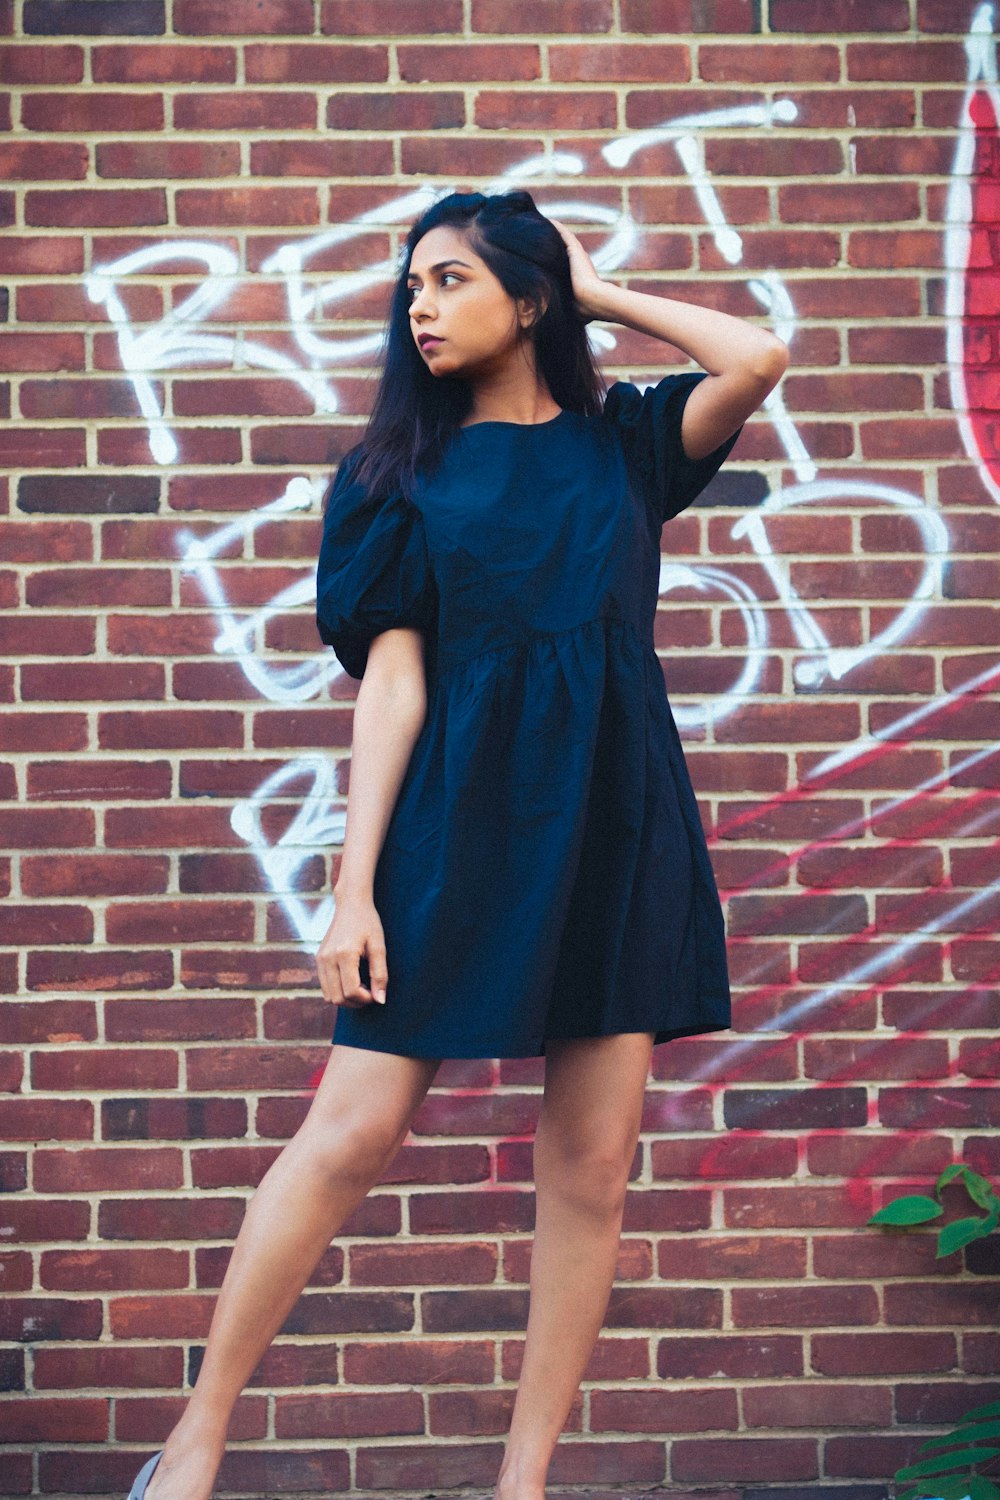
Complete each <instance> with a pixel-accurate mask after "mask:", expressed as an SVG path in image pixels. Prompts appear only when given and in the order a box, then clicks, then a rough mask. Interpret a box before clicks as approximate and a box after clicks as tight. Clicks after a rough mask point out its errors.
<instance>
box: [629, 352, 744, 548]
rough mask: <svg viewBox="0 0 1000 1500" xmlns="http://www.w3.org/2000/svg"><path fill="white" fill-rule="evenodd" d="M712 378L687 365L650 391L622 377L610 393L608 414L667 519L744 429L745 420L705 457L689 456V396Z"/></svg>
mask: <svg viewBox="0 0 1000 1500" xmlns="http://www.w3.org/2000/svg"><path fill="white" fill-rule="evenodd" d="M707 379H708V375H707V373H706V372H705V371H703V370H691V371H684V372H683V373H682V374H672V375H665V376H664V377H663V379H662V380H660V381H659V382H658V383H657V384H656V385H653V386H650V387H649V389H648V390H645V391H640V390H639V389H638V387H637V386H634V385H632V384H631V383H630V382H629V381H626V380H616V381H615V383H614V385H613V386H611V388H610V390H609V391H608V393H607V396H606V397H605V401H604V417H605V420H607V421H608V422H610V423H611V424H612V425H613V426H614V427H615V428H616V429H617V430H618V432H619V434H620V436H621V441H622V447H623V449H624V451H625V459H626V462H627V464H628V466H629V468H630V470H632V471H633V472H635V473H637V474H638V475H639V477H640V478H641V480H643V481H644V483H645V487H646V490H647V493H648V494H649V496H650V498H651V503H652V505H653V507H654V512H655V514H656V516H657V518H658V519H659V521H660V522H661V524H662V522H664V521H668V520H669V519H670V518H671V516H676V515H678V514H679V512H680V511H682V510H685V509H686V508H687V506H689V505H690V504H691V502H692V500H694V499H695V497H696V496H697V495H699V494H700V493H701V491H702V490H703V489H704V488H705V486H706V484H708V481H709V480H710V479H711V478H712V476H713V475H714V474H716V473H717V472H718V470H719V469H720V468H721V467H722V464H723V462H724V461H725V459H726V458H727V457H728V456H729V454H730V452H731V451H732V449H733V447H734V445H735V443H736V439H737V438H738V437H739V435H740V433H741V432H742V431H743V425H744V424H743V423H742V422H741V423H740V425H739V427H737V429H736V431H735V432H731V433H730V434H729V436H728V437H727V438H724V439H723V441H722V442H721V443H720V444H719V446H718V447H717V448H715V449H713V451H712V452H711V453H706V454H705V456H704V458H688V456H687V454H686V453H685V452H684V447H683V445H682V443H681V418H682V416H683V415H684V406H685V403H686V402H687V398H688V396H689V395H690V394H691V392H692V391H693V390H694V388H695V386H696V385H698V384H699V382H700V381H702V380H707Z"/></svg>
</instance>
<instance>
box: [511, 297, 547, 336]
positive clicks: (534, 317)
mask: <svg viewBox="0 0 1000 1500" xmlns="http://www.w3.org/2000/svg"><path fill="white" fill-rule="evenodd" d="M548 305H549V299H548V298H547V297H546V296H544V295H543V296H542V298H541V305H539V304H538V303H536V302H534V301H533V300H532V299H531V298H530V297H519V298H518V301H517V318H518V322H519V323H520V325H521V327H522V328H534V326H535V324H536V323H540V322H541V320H542V318H544V316H545V312H546V309H547V308H548Z"/></svg>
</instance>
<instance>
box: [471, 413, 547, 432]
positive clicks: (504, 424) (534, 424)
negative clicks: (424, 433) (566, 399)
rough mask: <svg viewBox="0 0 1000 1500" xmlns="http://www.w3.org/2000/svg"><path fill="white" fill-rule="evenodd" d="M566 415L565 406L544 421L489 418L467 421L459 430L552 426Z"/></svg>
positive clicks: (532, 428)
mask: <svg viewBox="0 0 1000 1500" xmlns="http://www.w3.org/2000/svg"><path fill="white" fill-rule="evenodd" d="M566 415H567V410H566V408H565V407H563V409H562V411H557V412H556V414H555V416H554V417H546V419H545V421H544V422H502V421H497V420H495V419H493V418H487V420H486V421H484V422H466V423H465V425H464V426H462V427H459V428H458V431H459V432H471V431H472V430H473V428H475V427H518V428H525V429H530V430H534V429H535V428H536V427H551V426H552V424H553V423H554V422H558V421H559V419H560V417H565V416H566Z"/></svg>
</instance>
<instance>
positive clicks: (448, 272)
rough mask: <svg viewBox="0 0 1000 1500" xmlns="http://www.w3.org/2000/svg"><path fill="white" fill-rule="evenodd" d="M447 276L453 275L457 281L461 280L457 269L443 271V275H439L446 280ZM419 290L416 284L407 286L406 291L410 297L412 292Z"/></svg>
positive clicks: (442, 279)
mask: <svg viewBox="0 0 1000 1500" xmlns="http://www.w3.org/2000/svg"><path fill="white" fill-rule="evenodd" d="M449 276H454V278H455V280H456V281H459V282H460V281H461V280H462V278H461V276H459V274H458V272H457V271H445V273H444V275H443V276H442V277H441V281H442V282H445V281H447V280H448V277H449ZM419 290H420V288H419V287H418V286H411V287H407V291H408V292H409V294H410V297H411V298H412V297H413V293H414V292H419Z"/></svg>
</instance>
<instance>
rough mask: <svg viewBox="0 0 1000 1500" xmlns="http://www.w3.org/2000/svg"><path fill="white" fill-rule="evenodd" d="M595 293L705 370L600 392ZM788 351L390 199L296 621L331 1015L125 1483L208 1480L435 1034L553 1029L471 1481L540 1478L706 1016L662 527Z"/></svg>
mask: <svg viewBox="0 0 1000 1500" xmlns="http://www.w3.org/2000/svg"><path fill="white" fill-rule="evenodd" d="M593 320H600V321H603V322H614V323H619V324H622V325H624V326H625V327H628V328H632V329H635V330H637V331H639V332H641V333H644V334H647V335H651V336H652V337H654V338H660V339H663V340H664V341H665V342H668V343H671V344H673V345H675V346H676V347H678V348H679V349H681V350H683V351H684V352H685V353H686V354H688V355H690V356H691V357H692V358H693V359H695V360H696V361H698V363H699V364H700V365H702V366H703V367H704V369H703V370H699V371H691V372H683V373H675V374H668V375H666V376H664V377H663V378H662V379H661V380H660V381H659V382H657V383H656V384H655V385H654V386H653V387H651V388H649V389H647V390H645V391H644V392H640V391H639V390H638V388H637V387H636V386H635V385H632V384H630V383H628V382H624V381H618V382H616V383H615V384H614V385H613V386H612V387H611V389H610V390H608V391H607V392H605V390H604V386H603V382H602V381H601V378H600V375H599V373H598V371H597V369H596V367H595V365H594V362H593V359H592V355H591V351H590V347H589V342H588V339H587V334H586V325H587V323H588V322H590V321H593ZM787 362H788V350H787V347H786V346H785V344H784V343H782V342H781V340H779V339H777V338H776V337H774V336H773V335H772V334H770V333H769V332H767V331H766V330H764V329H760V328H757V327H755V326H753V325H752V324H749V323H746V322H743V321H742V320H740V319H737V318H734V317H730V316H728V315H727V314H724V313H719V312H714V311H710V310H708V309H705V308H701V307H696V306H692V305H689V304H687V303H682V302H679V301H675V300H673V299H669V298H663V297H657V296H652V295H649V294H646V293H643V292H635V291H627V290H625V289H623V288H621V287H619V286H617V285H615V284H613V283H610V282H606V281H604V280H602V278H601V277H600V276H599V275H598V273H597V271H596V269H595V267H594V265H593V262H592V261H591V259H590V257H589V256H588V255H587V253H586V251H585V250H584V248H583V246H582V245H581V243H580V241H579V240H578V239H577V238H576V236H575V235H573V234H572V233H571V232H570V231H569V230H567V229H566V228H565V227H564V226H563V225H561V224H560V223H559V222H558V221H553V220H549V219H546V218H545V217H544V216H543V215H542V214H541V213H540V212H539V211H538V209H537V208H536V206H535V204H534V201H533V200H532V198H531V196H530V194H528V193H527V192H523V191H515V192H510V193H505V194H499V195H494V196H489V197H488V196H484V195H483V194H480V193H468V194H462V193H454V194H451V195H449V196H448V197H446V198H443V199H442V200H440V201H439V202H437V203H436V204H434V205H432V206H431V208H430V209H428V210H427V212H426V213H425V214H424V215H422V217H421V218H420V219H419V220H418V221H417V222H416V223H415V224H414V225H413V227H412V228H411V230H410V232H409V234H408V236H407V241H406V247H405V256H404V257H403V264H402V265H401V268H400V271H399V275H398V277H397V279H396V283H395V287H394V291H393V297H392V303H391V308H390V315H389V319H388V323H387V329H386V342H385V355H384V360H383V368H382V375H381V379H380V381H379V384H378V388H377V393H376V398H375V402H374V406H373V411H372V415H371V418H370V420H369V423H368V427H367V429H366V434H365V438H364V440H363V441H362V442H361V443H359V444H358V445H356V446H355V447H354V448H353V449H351V450H350V452H349V453H347V454H346V455H345V456H344V458H343V459H342V461H341V463H340V466H339V468H338V470H337V473H336V476H335V478H334V480H333V483H332V485H331V487H330V489H329V490H328V493H327V496H326V502H325V506H324V530H323V541H322V547H321V551H320V556H319V563H318V569H317V625H318V629H319V633H320V636H321V638H322V639H323V640H324V641H325V642H326V643H328V644H330V645H332V646H333V647H334V648H335V650H336V653H337V656H338V658H339V660H340V662H341V664H342V666H343V667H344V668H345V669H346V670H347V672H348V673H349V674H350V675H351V676H354V677H358V678H361V679H362V681H361V685H360V687H359V689H358V693H357V706H356V709H355V714H354V732H353V741H352V753H351V776H350V790H349V796H348V815H347V831H346V835H345V841H344V849H343V854H342V857H341V860H340V866H339V872H338V874H337V879H336V884H335V887H334V891H335V896H336V911H335V914H334V917H333V921H332V923H331V926H330V928H329V931H328V932H327V934H326V936H325V937H324V939H323V942H322V944H321V945H320V948H319V952H318V955H317V968H318V972H319V978H320V982H321V985H322V989H323V993H324V995H325V997H326V998H327V999H328V1000H329V1001H331V1002H332V1003H333V1004H334V1005H335V1006H336V1007H337V1014H336V1022H335V1026H334V1035H333V1045H332V1048H331V1053H330V1058H329V1061H328V1063H327V1067H326V1069H325V1072H324V1075H323V1078H322V1080H321V1082H320V1084H319V1087H318V1088H317V1090H316V1094H315V1097H314V1099H313V1102H312V1104H311V1107H310V1110H309V1113H308V1115H307V1117H306V1119H305V1120H304V1122H303V1124H302V1126H301V1127H300V1129H299V1130H298V1131H297V1133H296V1134H295V1136H294V1137H293V1138H292V1140H291V1141H289V1143H288V1145H287V1146H286V1147H285V1149H284V1150H283V1151H282V1153H281V1155H280V1156H279V1157H278V1158H277V1159H276V1161H275V1162H274V1163H273V1165H272V1166H271V1167H270V1169H269V1170H268V1172H267V1173H266V1174H265V1176H264V1178H263V1180H262V1181H261V1184H260V1186H259V1188H258V1189H257V1192H256V1193H255V1195H254V1197H253V1199H252V1200H251V1202H250V1204H249V1206H248V1209H247V1213H246V1218H245V1221H244V1224H243V1226H242V1228H241V1231H240V1234H239V1237H238V1238H237V1241H236V1244H235V1247H234V1251H233V1255H232V1258H231V1261H230V1264H229V1267H228V1269H227V1272H226V1276H225V1280H224V1281H223V1284H222V1288H221V1291H220V1294H219V1299H218V1303H217V1305H216V1308H215V1312H214V1315H213V1318H212V1324H211V1328H210V1331H209V1336H208V1342H207V1346H206V1349H205V1354H204V1359H203V1361H202V1365H201V1370H200V1373H199V1375H198V1379H197V1383H196V1386H195V1389H194V1391H193V1393H192V1395H191V1398H190V1400H189V1402H188V1405H187V1407H186V1409H185V1411H184V1413H183V1415H182V1417H181V1419H180V1421H179V1422H178V1423H177V1425H176V1426H175V1427H174V1429H173V1431H172V1432H171V1434H170V1436H169V1438H168V1439H167V1442H166V1444H165V1446H164V1448H162V1449H161V1450H160V1451H159V1452H158V1453H156V1454H154V1455H153V1457H152V1458H151V1459H150V1460H149V1461H148V1462H147V1463H146V1464H145V1465H144V1466H143V1468H142V1469H141V1470H140V1473H139V1475H138V1476H137V1478H136V1481H135V1484H134V1486H133V1490H132V1495H131V1497H130V1500H140V1497H145V1500H208V1497H209V1496H210V1495H211V1492H212V1486H213V1482H214V1479H215V1476H216V1474H217V1472H218V1468H219V1465H220V1464H221V1461H222V1457H223V1453H224V1451H225V1443H226V1434H227V1430H228V1425H229V1420H230V1416H231V1413H232V1410H233V1407H234V1405H235V1403H236V1400H237V1397H238V1396H239V1394H240V1392H241V1391H242V1389H243V1387H244V1385H245V1384H246V1382H247V1381H248V1380H249V1378H250V1376H251V1375H252V1374H253V1372H254V1370H255V1368H256V1366H257V1364H258V1363H259V1361H260V1359H261V1357H262V1355H263V1354H264V1352H265V1351H266V1349H267V1348H268V1345H269V1344H270V1342H271V1340H272V1339H273V1338H274V1336H275V1335H276V1334H277V1333H278V1331H279V1330H280V1328H281V1327H282V1325H283V1323H284V1322H285V1319H286V1318H287V1316H288V1314H289V1312H290V1311H291V1309H292V1308H293V1306H294V1305H295V1302H296V1301H297V1299H298V1297H299V1295H300V1293H301V1291H302V1289H303V1288H304V1286H305V1285H306V1283H307V1282H308V1280H309V1278H310V1275H311V1274H312V1271H313V1269H314V1267H315V1266H316V1264H317V1262H318V1260H319V1259H320V1257H321V1255H322V1254H323V1252H324V1251H325V1250H326V1249H327V1247H328V1245H329V1243H330V1241H331V1239H332V1238H333V1237H334V1236H335V1235H336V1234H337V1232H338V1230H339V1228H340V1226H341V1225H342V1224H343V1223H344V1221H345V1220H346V1219H347V1218H348V1216H349V1215H350V1214H351V1213H352V1212H353V1210H354V1209H355V1208H356V1207H357V1205H358V1204H359V1203H360V1202H361V1200H362V1199H363V1198H364V1197H365V1195H366V1194H367V1192H368V1191H369V1189H370V1188H371V1187H372V1186H373V1185H374V1184H375V1183H376V1182H378V1181H379V1179H380V1178H381V1177H382V1175H383V1173H384V1172H385V1170H386V1169H387V1167H388V1166H389V1164H390V1163H391V1162H392V1159H393V1157H394V1156H395V1154H396V1152H397V1150H398V1149H399V1146H400V1145H401V1143H402V1142H403V1140H404V1138H405V1137H406V1135H407V1132H408V1130H409V1128H410V1123H411V1121H412V1119H413V1117H414V1115H415V1113H416V1111H417V1109H418V1108H419V1106H420V1104H421V1102H422V1100H423V1098H424V1096H425V1094H426V1092H427V1089H428V1087H429V1086H430V1084H431V1082H432V1081H433V1078H434V1075H435V1073H436V1071H437V1068H438V1066H439V1064H440V1062H441V1061H442V1060H443V1059H444V1058H460V1057H487V1058H494V1057H526V1056H543V1055H544V1057H545V1082H544V1091H543V1096H542V1102H541V1109H540V1113H539V1119H538V1126H537V1131H536V1136H535V1142H534V1174H535V1188H536V1220H535V1234H534V1240H533V1245H532V1255H531V1271H530V1308H529V1315H528V1320H527V1329H526V1339H525V1345H524V1353H523V1361H522V1367H521V1372H520V1379H519V1384H518V1390H517V1396H516V1400H515V1403H514V1409H513V1414H512V1420H511V1426H510V1433H509V1437H508V1440H507V1443H506V1447H505V1452H504V1456H503V1460H502V1463H501V1465H500V1469H499V1473H498V1476H497V1480H496V1485H495V1490H494V1497H495V1500H544V1492H545V1478H546V1473H547V1471H548V1468H549V1464H550V1461H551V1458H552V1454H553V1451H554V1448H555V1445H556V1443H557V1441H558V1438H559V1434H560V1432H561V1431H562V1429H563V1426H564V1423H565V1421H566V1417H567V1415H568V1413H569V1411H570V1408H571V1406H572V1403H573V1399H574V1396H575V1394H576V1392H577V1389H578V1387H579V1383H580V1380H581V1378H582V1376H583V1373H584V1370H585V1368H586V1365H587V1362H588V1360H589V1358H590V1355H591V1352H592V1350H593V1347H594V1345H595V1343H596V1341H597V1338H598V1335H599V1333H600V1330H601V1326H602V1324H603V1320H604V1315H605V1312H606V1309H607V1304H608V1300H609V1297H610V1294H611V1288H612V1284H613V1277H614V1269H615V1265H616V1261H617V1256H618V1249H619V1237H620V1232H621V1223H622V1215H623V1211H624V1205H625V1198H626V1192H627V1185H628V1176H629V1171H630V1167H631V1163H632V1160H633V1157H634V1153H635V1148H636V1144H637V1140H638V1135H639V1129H640V1123H641V1117H642V1107H643V1099H644V1093H645V1085H646V1079H647V1076H648V1070H649V1065H650V1059H651V1051H652V1048H653V1047H654V1046H655V1045H656V1044H658V1043H661V1042H667V1041H669V1040H670V1039H671V1038H673V1037H677V1036H689V1035H694V1034H699V1033H705V1032H712V1031H718V1030H721V1029H724V1028H726V1027H727V1026H728V1025H729V1024H730V1019H731V1016H730V993H729V983H728V972H727V967H726V954H725V933H724V926H723V914H722V909H721V905H720V901H719V896H718V891H717V888H716V885H715V881H714V878H713V873H712V867H711V864H710V861H709V856H708V850H707V845H706V842H705V838H704V834H703V831H702V827H701V822H700V819H699V816H698V808H697V804H696V801H695V796H694V792H693V789H692V786H691V781H690V777H689V775H688V770H687V765H686V762H685V759H684V754H683V751H682V748H681V743H680V739H679V736H678V734H677V730H676V726H675V724H674V719H673V715H672V712H671V710H670V705H669V702H668V698H667V693H666V689H665V685H664V679H663V673H662V669H661V666H660V662H659V659H658V657H657V655H656V652H655V650H654V644H653V628H654V617H655V611H656V603H657V597H658V578H659V565H660V532H661V528H662V526H663V524H664V522H665V521H667V520H669V519H670V517H671V516H674V515H676V514H678V512H679V511H681V510H683V509H684V508H685V507H686V506H688V505H690V504H691V502H692V501H693V500H694V499H695V497H696V496H697V495H698V493H699V492H700V491H701V490H702V489H703V488H704V486H705V485H706V484H707V483H708V481H709V479H710V478H711V477H712V475H713V474H714V473H715V472H716V471H717V470H718V468H719V467H720V465H721V464H722V462H723V461H724V459H725V458H726V457H727V455H728V454H729V452H730V451H731V449H732V447H733V445H734V444H735V442H736V439H737V437H738V436H739V433H740V431H741V430H742V426H743V423H744V421H745V420H746V418H747V417H748V416H749V415H750V414H751V413H752V412H753V411H755V410H756V409H757V408H758V407H759V406H760V404H761V402H762V401H763V400H764V398H765V396H766V395H767V394H768V392H769V391H770V390H771V389H772V388H773V387H774V386H775V385H776V384H777V383H778V381H779V380H780V378H781V375H782V374H783V372H784V370H785V368H786V366H787Z"/></svg>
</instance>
